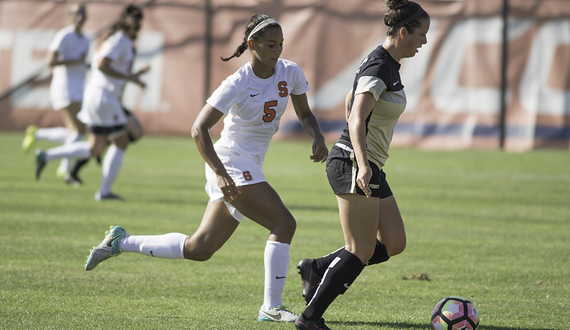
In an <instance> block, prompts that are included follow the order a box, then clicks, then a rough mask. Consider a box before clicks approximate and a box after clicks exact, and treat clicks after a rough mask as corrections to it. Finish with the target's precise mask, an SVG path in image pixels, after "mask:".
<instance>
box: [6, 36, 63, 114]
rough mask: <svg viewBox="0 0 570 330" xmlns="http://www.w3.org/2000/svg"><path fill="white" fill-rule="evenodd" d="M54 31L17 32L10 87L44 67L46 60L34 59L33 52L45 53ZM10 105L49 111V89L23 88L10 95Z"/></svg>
mask: <svg viewBox="0 0 570 330" xmlns="http://www.w3.org/2000/svg"><path fill="white" fill-rule="evenodd" d="M55 33H56V31H55V30H18V32H16V40H15V42H14V45H13V47H14V48H13V50H12V67H11V70H10V71H11V72H10V85H11V86H15V85H17V84H19V83H21V82H23V81H25V80H26V79H28V78H30V77H31V76H32V75H34V74H37V73H38V72H39V70H41V69H42V68H43V67H45V65H46V58H45V57H44V58H35V57H34V51H40V52H45V51H47V49H48V47H49V44H50V42H51V40H52V39H53V37H54V35H55ZM11 99H12V105H13V106H15V107H22V108H33V109H51V106H50V99H49V88H46V87H37V88H31V87H30V86H24V87H22V88H20V89H19V90H17V91H16V92H14V94H12V97H11Z"/></svg>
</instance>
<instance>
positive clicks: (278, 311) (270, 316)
mask: <svg viewBox="0 0 570 330" xmlns="http://www.w3.org/2000/svg"><path fill="white" fill-rule="evenodd" d="M296 319H297V315H296V314H294V313H292V312H290V311H289V310H287V308H285V306H277V307H273V308H270V309H265V308H263V306H261V309H260V310H259V315H258V316H257V320H258V321H261V322H295V320H296Z"/></svg>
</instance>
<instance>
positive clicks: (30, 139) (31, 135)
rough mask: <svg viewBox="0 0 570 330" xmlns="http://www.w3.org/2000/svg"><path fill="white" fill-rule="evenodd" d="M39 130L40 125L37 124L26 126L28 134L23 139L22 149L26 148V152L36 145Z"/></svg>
mask: <svg viewBox="0 0 570 330" xmlns="http://www.w3.org/2000/svg"><path fill="white" fill-rule="evenodd" d="M37 130H38V127H37V126H36V125H30V126H28V127H27V128H26V136H25V137H24V140H23V141H22V149H23V150H24V153H26V154H27V153H28V152H29V151H30V149H31V148H32V146H33V145H34V143H35V142H36V132H37Z"/></svg>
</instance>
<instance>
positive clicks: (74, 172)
mask: <svg viewBox="0 0 570 330" xmlns="http://www.w3.org/2000/svg"><path fill="white" fill-rule="evenodd" d="M88 162H89V158H85V159H79V160H77V161H76V162H75V165H74V166H73V169H71V172H69V174H70V175H71V177H73V178H77V174H78V173H79V170H80V169H81V168H82V167H83V166H85V164H87V163H88Z"/></svg>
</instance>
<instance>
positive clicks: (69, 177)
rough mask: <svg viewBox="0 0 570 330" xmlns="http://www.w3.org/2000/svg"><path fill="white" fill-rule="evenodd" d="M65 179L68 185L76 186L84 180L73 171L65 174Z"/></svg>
mask: <svg viewBox="0 0 570 330" xmlns="http://www.w3.org/2000/svg"><path fill="white" fill-rule="evenodd" d="M63 181H65V183H67V184H68V185H70V186H74V187H79V186H81V184H82V183H83V181H81V179H80V178H79V177H77V176H73V174H71V173H66V174H65V176H64V177H63Z"/></svg>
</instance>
